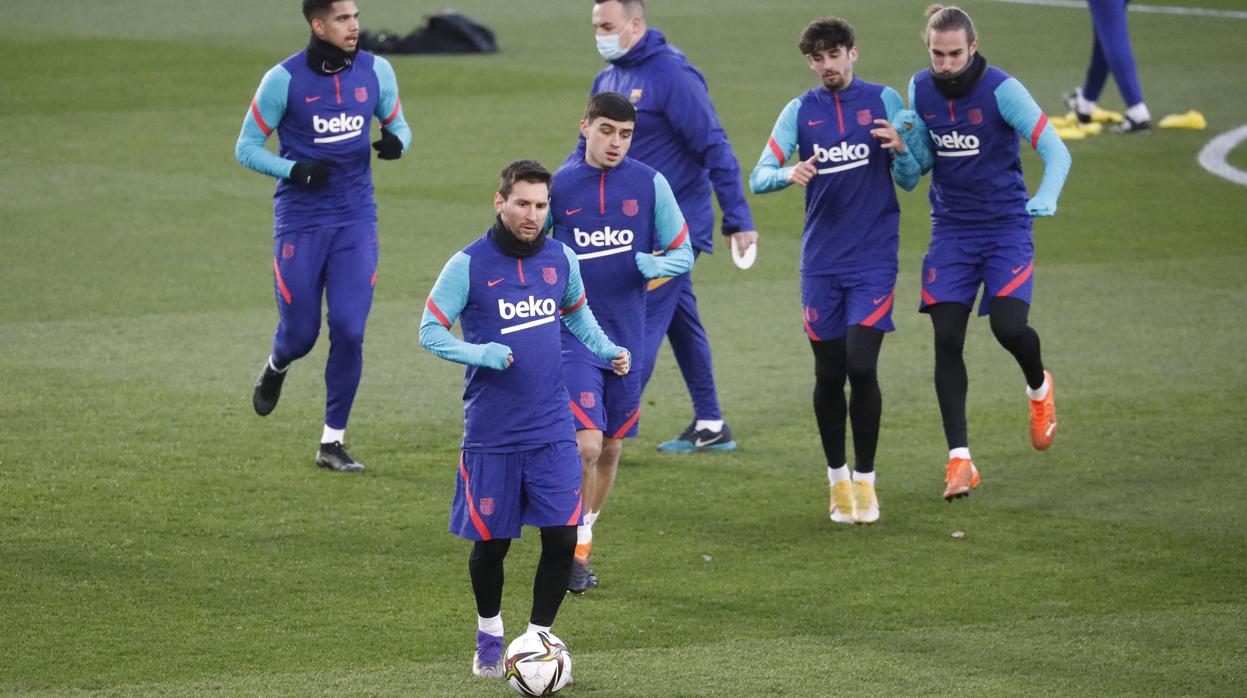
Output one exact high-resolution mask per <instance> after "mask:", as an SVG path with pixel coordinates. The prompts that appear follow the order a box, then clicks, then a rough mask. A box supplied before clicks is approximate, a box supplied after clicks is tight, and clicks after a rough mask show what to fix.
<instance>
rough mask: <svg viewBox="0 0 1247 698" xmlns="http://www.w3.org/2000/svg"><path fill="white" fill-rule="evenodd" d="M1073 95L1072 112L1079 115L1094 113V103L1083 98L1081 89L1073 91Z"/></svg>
mask: <svg viewBox="0 0 1247 698" xmlns="http://www.w3.org/2000/svg"><path fill="white" fill-rule="evenodd" d="M1074 95H1075V97H1074V111H1076V112H1078V113H1079V114H1090V113H1091V112H1093V111H1095V102H1093V101H1091V100H1089V99H1087V98H1086V97H1083V96H1082V89H1081V88H1079V89H1077V90H1075V91H1074Z"/></svg>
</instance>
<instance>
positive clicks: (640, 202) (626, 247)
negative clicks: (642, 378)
mask: <svg viewBox="0 0 1247 698" xmlns="http://www.w3.org/2000/svg"><path fill="white" fill-rule="evenodd" d="M550 197H551V198H550V212H551V216H552V219H553V224H554V238H555V239H556V240H558V241H559V242H561V243H563V244H564V245H567V246H568V248H570V249H571V250H572V252H574V253H575V255H576V259H577V261H578V262H579V263H580V274H581V278H582V279H583V280H584V285H585V293H586V294H587V296H588V301H589V305H590V307H592V308H593V312H594V316H595V317H596V318H597V320H598V322H599V323H601V326H602V329H603V330H604V331H605V332H606V334H607V335H608V336H609V337H611V338H612V339H613V340H615V341H616V342H619V343H621V344H623V345H624V346H627V347H644V346H645V287H646V281H647V280H648V279H651V278H659V277H666V276H678V275H679V274H683V273H685V272H687V271H689V270H690V269H692V268H693V250H692V247H691V246H690V244H689V241H688V225H687V224H686V223H685V222H684V216H683V215H682V214H681V213H680V207H679V205H678V204H677V203H676V200H675V195H674V194H673V193H672V191H671V186H670V185H669V184H667V180H666V178H665V177H663V176H662V175H661V174H659V173H658V172H657V171H656V170H654V169H653V168H652V167H649V166H647V165H644V164H642V163H640V162H637V161H636V160H633V159H631V158H624V159H623V160H621V161H620V163H619V164H618V165H616V166H615V167H612V168H609V169H598V168H596V167H593V166H591V165H589V164H588V163H586V162H585V161H584V160H580V161H578V162H573V163H569V164H567V165H564V166H563V167H562V168H560V169H559V171H558V172H556V173H554V182H553V185H552V186H551V194H550ZM654 253H657V254H658V255H660V256H658V257H655V256H654ZM642 255H644V256H645V257H649V259H648V260H645V261H646V262H647V264H645V266H646V267H647V269H648V270H649V271H650V275H648V276H647V275H646V273H645V272H644V271H642V269H641V268H640V266H639V265H640V264H641V260H638V257H640V256H642ZM563 357H564V360H565V361H576V362H580V363H587V364H590V365H593V366H598V367H599V368H609V363H608V362H606V361H603V360H602V359H601V358H599V357H598V356H596V355H594V354H593V352H591V351H589V349H588V348H587V347H585V345H584V344H583V343H582V342H581V341H580V340H579V339H576V337H575V336H573V335H572V333H571V329H570V328H568V327H564V328H563ZM641 369H642V366H640V365H639V363H634V364H633V366H632V370H633V371H640V370H641Z"/></svg>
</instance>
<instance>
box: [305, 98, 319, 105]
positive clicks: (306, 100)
mask: <svg viewBox="0 0 1247 698" xmlns="http://www.w3.org/2000/svg"><path fill="white" fill-rule="evenodd" d="M318 99H320V97H304V98H303V103H304V104H311V103H312V102H315V101H316V100H318Z"/></svg>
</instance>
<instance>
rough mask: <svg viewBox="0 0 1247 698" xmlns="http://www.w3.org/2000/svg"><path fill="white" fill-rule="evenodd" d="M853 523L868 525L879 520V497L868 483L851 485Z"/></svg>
mask: <svg viewBox="0 0 1247 698" xmlns="http://www.w3.org/2000/svg"><path fill="white" fill-rule="evenodd" d="M853 507H854V509H855V514H854V517H853V523H858V524H866V525H870V524H872V523H875V522H876V521H878V520H879V497H878V496H876V495H875V486H874V485H872V484H870V483H869V482H855V483H853Z"/></svg>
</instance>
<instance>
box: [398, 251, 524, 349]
mask: <svg viewBox="0 0 1247 698" xmlns="http://www.w3.org/2000/svg"><path fill="white" fill-rule="evenodd" d="M471 263H472V258H471V257H469V256H468V255H466V254H464V253H463V252H457V253H455V256H453V257H451V258H450V261H448V262H446V266H444V267H442V273H441V274H439V275H438V277H437V281H436V282H435V283H434V284H433V290H432V292H430V293H429V298H428V300H427V301H425V303H424V316H423V317H422V318H421V319H420V346H422V347H424V348H425V349H428V350H429V351H431V352H433V354H435V355H436V356H438V357H441V358H443V359H446V360H447V361H454V362H455V363H460V364H467V365H469V366H482V367H485V368H493V369H497V370H502V369H505V368H506V367H507V363H506V358H507V355H508V354H510V353H511V349H510V348H509V347H507V346H506V345H505V344H498V343H497V342H490V343H489V344H471V343H468V342H465V341H463V340H462V339H459V338H457V337H455V336H454V335H453V334H451V333H450V328H451V326H453V325H454V324H455V320H457V319H458V318H459V314H460V313H462V312H463V309H464V307H466V306H467V304H468V287H469V285H470V283H471V277H470V276H469V275H468V273H469V270H470V268H471Z"/></svg>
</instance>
